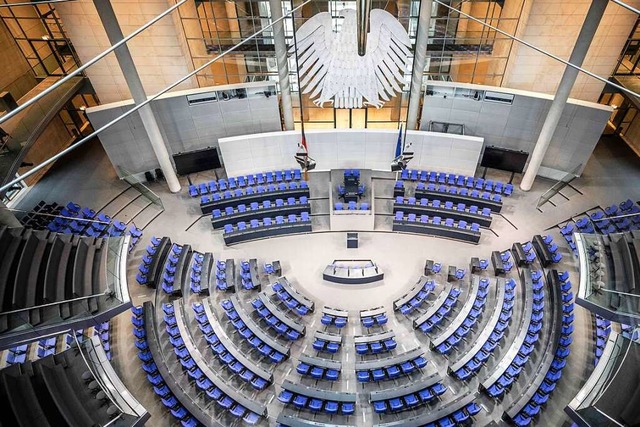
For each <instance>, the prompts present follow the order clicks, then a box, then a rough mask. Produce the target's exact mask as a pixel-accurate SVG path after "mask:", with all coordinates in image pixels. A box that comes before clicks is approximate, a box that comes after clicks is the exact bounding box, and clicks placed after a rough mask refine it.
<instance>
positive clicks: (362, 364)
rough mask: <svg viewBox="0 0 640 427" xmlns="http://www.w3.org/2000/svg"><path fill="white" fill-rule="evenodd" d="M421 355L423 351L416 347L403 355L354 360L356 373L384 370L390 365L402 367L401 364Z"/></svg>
mask: <svg viewBox="0 0 640 427" xmlns="http://www.w3.org/2000/svg"><path fill="white" fill-rule="evenodd" d="M423 354H424V350H423V349H421V348H420V347H417V348H414V349H413V350H409V351H407V352H405V353H402V354H398V355H395V356H391V357H385V358H383V359H372V360H360V361H358V360H356V371H371V370H373V369H381V368H386V367H388V366H392V365H402V364H403V363H405V362H409V361H411V360H414V359H415V358H416V357H418V356H422V355H423Z"/></svg>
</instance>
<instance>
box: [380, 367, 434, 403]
mask: <svg viewBox="0 0 640 427" xmlns="http://www.w3.org/2000/svg"><path fill="white" fill-rule="evenodd" d="M440 381H442V376H440V373H438V372H435V373H433V374H431V375H429V376H428V377H422V378H421V379H420V380H419V381H416V382H413V383H410V384H407V385H404V386H401V387H393V388H387V389H384V390H376V391H372V392H371V393H369V401H370V402H377V401H380V400H389V399H395V398H398V397H402V396H406V395H408V394H412V393H417V392H419V391H420V390H424V389H425V388H427V387H431V386H432V385H434V384H436V383H439V382H440Z"/></svg>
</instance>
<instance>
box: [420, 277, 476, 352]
mask: <svg viewBox="0 0 640 427" xmlns="http://www.w3.org/2000/svg"><path fill="white" fill-rule="evenodd" d="M479 289H480V277H478V276H476V275H473V276H471V287H470V288H469V294H468V295H467V300H466V301H465V302H464V305H463V306H462V308H461V309H460V311H459V312H458V314H457V315H456V317H455V319H453V321H452V322H451V323H449V325H448V326H447V327H446V328H445V329H444V330H443V331H442V332H441V333H440V334H439V335H438V336H436V337H434V338H432V339H431V344H430V345H431V348H432V349H434V348H436V347H437V346H439V345H440V344H442V343H443V342H445V341H446V340H447V339H449V337H450V336H451V335H453V333H454V332H455V331H456V330H457V329H458V328H459V327H460V326H462V323H463V322H464V321H465V320H466V319H467V316H468V315H469V312H470V311H471V309H472V308H473V305H474V304H475V302H476V297H477V296H478V290H479Z"/></svg>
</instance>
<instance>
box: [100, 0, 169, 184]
mask: <svg viewBox="0 0 640 427" xmlns="http://www.w3.org/2000/svg"><path fill="white" fill-rule="evenodd" d="M93 3H94V4H95V6H96V9H97V11H98V15H99V16H100V21H102V26H103V27H104V30H105V32H106V33H107V37H108V38H109V42H110V43H111V44H112V45H114V44H115V43H117V42H119V41H120V40H122V39H123V38H124V36H123V34H122V29H120V25H119V24H118V19H117V18H116V14H115V12H114V11H113V7H112V6H111V2H110V1H105V0H93ZM114 53H115V55H116V59H117V60H118V64H120V68H121V69H122V74H123V75H124V78H125V80H126V81H127V86H128V87H129V91H130V92H131V96H132V97H133V100H134V102H135V103H136V105H139V104H141V103H143V102H144V101H146V100H147V94H146V93H145V91H144V87H143V86H142V81H141V80H140V76H139V75H138V71H137V69H136V66H135V64H134V62H133V58H132V57H131V53H130V52H129V48H128V47H127V45H126V44H125V45H122V46H121V47H119V48H118V49H116V50H115V52H114ZM138 113H139V114H140V119H141V120H142V125H143V126H144V129H145V130H146V132H147V136H148V137H149V141H151V147H152V148H153V152H154V153H155V155H156V158H157V159H158V163H160V169H162V173H163V174H164V176H165V179H166V180H167V185H168V186H169V190H170V191H171V192H172V193H177V192H178V191H180V182H179V181H178V176H177V175H176V172H175V170H174V169H173V164H172V163H171V158H170V156H169V151H168V150H167V146H166V144H165V142H164V138H163V137H162V133H161V132H160V128H159V127H158V122H157V121H156V117H155V114H154V113H153V110H152V109H151V105H149V104H147V105H145V106H144V107H142V108H140V109H139V110H138Z"/></svg>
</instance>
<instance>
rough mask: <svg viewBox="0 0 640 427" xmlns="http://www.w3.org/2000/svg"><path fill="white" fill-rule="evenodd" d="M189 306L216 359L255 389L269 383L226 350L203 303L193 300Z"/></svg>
mask: <svg viewBox="0 0 640 427" xmlns="http://www.w3.org/2000/svg"><path fill="white" fill-rule="evenodd" d="M191 307H192V308H193V311H194V313H195V316H196V321H197V322H198V327H199V328H200V331H202V333H203V334H204V338H205V340H206V341H207V343H208V344H209V346H210V347H211V350H212V351H213V354H214V355H215V356H216V357H217V358H218V360H220V362H221V363H222V364H223V365H225V366H226V367H227V368H228V369H229V370H230V371H231V372H233V373H234V374H236V375H238V376H239V377H240V378H241V379H242V380H243V381H246V382H248V383H249V384H251V386H252V387H253V388H255V389H256V390H264V389H265V388H266V387H267V386H268V385H269V382H267V381H266V380H265V379H263V378H261V377H259V376H258V375H256V374H255V373H254V372H253V371H252V370H251V368H250V367H248V366H245V365H243V364H242V363H241V362H240V361H238V360H237V359H236V358H235V357H233V355H232V354H231V353H230V352H229V350H227V348H226V347H225V345H224V343H222V341H220V337H218V336H217V335H216V333H215V332H214V331H213V327H212V326H211V323H209V318H208V317H207V314H206V313H205V311H204V305H203V304H202V303H199V302H194V303H193V304H191Z"/></svg>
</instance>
